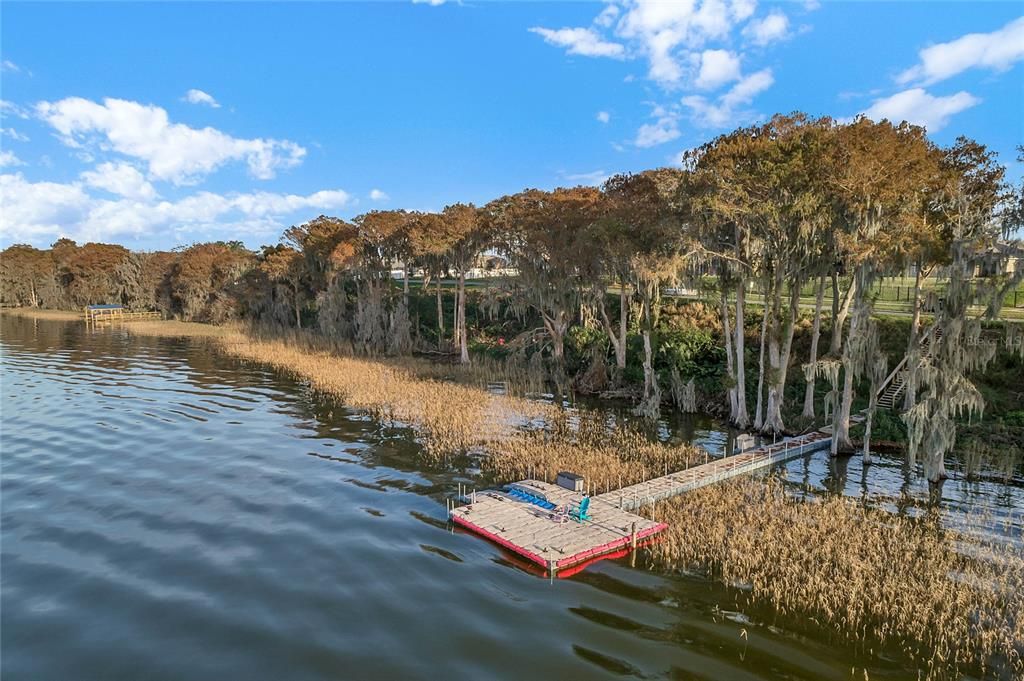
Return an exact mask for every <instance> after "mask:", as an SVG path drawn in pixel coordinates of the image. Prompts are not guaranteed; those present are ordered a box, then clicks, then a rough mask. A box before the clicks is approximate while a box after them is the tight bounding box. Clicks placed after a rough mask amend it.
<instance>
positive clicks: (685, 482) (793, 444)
mask: <svg viewBox="0 0 1024 681" xmlns="http://www.w3.org/2000/svg"><path fill="white" fill-rule="evenodd" d="M831 441H832V438H831V437H830V436H829V435H828V434H825V433H820V432H815V433H810V434H808V435H802V436H799V437H794V438H786V439H785V440H782V441H780V442H777V443H775V444H772V445H764V446H762V447H757V448H755V449H751V450H749V451H746V452H741V453H739V454H736V455H734V456H729V457H724V458H721V459H716V460H714V461H710V462H708V463H706V464H701V465H699V466H693V467H691V468H688V469H686V470H683V471H679V472H676V473H670V474H668V475H665V476H662V477H658V478H653V479H651V480H647V481H645V482H641V483H638V484H636V485H629V486H628V487H623V488H622V489H619V490H615V491H612V492H606V493H604V494H599V495H596V496H593V497H591V500H590V508H589V516H590V518H589V519H588V520H584V521H583V522H578V521H576V520H575V519H572V518H569V519H565V518H564V517H559V514H557V513H555V512H553V511H550V510H546V509H544V508H541V507H540V506H538V505H537V504H535V503H531V502H529V501H524V500H523V499H521V498H519V497H517V496H514V495H512V494H509V493H507V492H505V491H503V490H486V491H482V492H474V493H473V494H472V495H470V496H469V497H468V501H469V503H468V504H464V505H462V506H455V507H453V508H451V509H450V511H449V516H450V517H451V519H452V521H453V522H454V523H455V524H456V525H459V526H461V527H464V528H466V529H468V530H470V531H472V532H474V533H476V534H479V535H481V536H483V537H486V538H487V539H490V540H491V541H493V542H495V543H497V544H500V545H501V546H504V547H505V548H506V549H508V550H510V551H513V552H514V553H517V554H519V555H520V556H523V557H524V558H526V559H527V560H529V561H531V562H533V563H535V564H537V565H539V566H540V567H542V568H544V569H546V570H547V571H548V572H549V573H550V574H551V575H556V574H558V572H559V571H561V570H565V569H566V568H570V567H572V566H579V565H581V564H583V563H586V562H588V561H591V560H595V559H599V558H600V557H607V556H608V555H610V554H614V553H618V552H621V551H622V550H624V549H630V548H635V547H636V545H637V543H638V542H639V541H641V540H643V539H646V538H648V537H651V536H653V535H655V534H657V533H658V532H661V531H662V530H664V529H665V528H666V527H668V526H667V525H665V524H664V523H659V522H655V521H653V520H650V519H648V518H644V517H643V516H641V515H638V514H637V513H636V511H637V510H638V509H639V508H640V507H642V506H643V505H645V504H651V503H654V502H656V501H660V500H663V499H668V498H670V497H674V496H676V495H679V494H683V493H685V492H689V491H690V490H694V489H697V488H699V487H704V486H706V485H710V484H713V483H716V482H719V481H722V480H726V479H728V478H732V477H736V476H738V475H743V474H745V473H751V472H754V471H757V470H762V469H767V468H770V467H771V466H773V465H775V464H779V463H784V462H786V461H789V460H790V459H794V458H797V457H799V456H803V455H804V454H807V453H809V452H813V451H816V450H819V449H826V448H828V447H829V446H830V444H831ZM513 485H514V486H516V487H518V488H519V489H523V490H527V491H529V492H531V493H533V494H535V495H537V496H540V497H543V498H544V499H546V500H547V501H548V502H550V503H551V504H554V505H556V506H565V505H571V506H576V505H578V504H579V503H580V501H581V500H582V498H583V496H582V494H580V493H578V492H573V491H571V490H568V489H565V488H563V487H559V486H557V485H553V484H551V483H547V482H544V481H541V480H522V481H520V482H517V483H513Z"/></svg>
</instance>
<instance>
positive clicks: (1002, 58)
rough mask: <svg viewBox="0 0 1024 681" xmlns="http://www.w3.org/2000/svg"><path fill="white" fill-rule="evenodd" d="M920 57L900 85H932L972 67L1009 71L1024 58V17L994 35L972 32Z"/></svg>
mask: <svg viewBox="0 0 1024 681" xmlns="http://www.w3.org/2000/svg"><path fill="white" fill-rule="evenodd" d="M918 56H920V58H921V63H920V64H917V65H916V66H913V67H911V68H909V69H907V70H906V71H904V72H903V73H901V74H900V75H899V76H898V77H897V78H896V80H897V81H898V82H899V83H909V82H911V81H917V82H921V83H922V84H924V85H930V84H932V83H937V82H939V81H941V80H945V79H947V78H951V77H953V76H955V75H957V74H958V73H962V72H964V71H966V70H968V69H972V68H981V69H991V70H994V71H1005V70H1006V69H1008V68H1010V67H1011V66H1013V64H1014V63H1016V62H1018V61H1021V60H1022V59H1024V17H1021V18H1019V19H1016V20H1014V21H1011V22H1010V23H1008V24H1007V25H1006V26H1003V27H1002V28H1001V29H999V30H997V31H993V32H992V33H968V34H967V35H965V36H962V37H960V38H957V39H956V40H953V41H951V42H948V43H939V44H938V45H932V46H931V47H926V48H924V49H923V50H921V51H920V52H919V53H918Z"/></svg>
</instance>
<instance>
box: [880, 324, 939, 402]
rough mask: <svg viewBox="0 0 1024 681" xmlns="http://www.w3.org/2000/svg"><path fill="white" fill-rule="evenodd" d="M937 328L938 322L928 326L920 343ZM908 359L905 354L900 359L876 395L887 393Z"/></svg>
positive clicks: (908, 356)
mask: <svg viewBox="0 0 1024 681" xmlns="http://www.w3.org/2000/svg"><path fill="white" fill-rule="evenodd" d="M937 328H939V325H938V324H932V325H931V326H930V327H928V330H927V331H925V332H924V335H923V336H921V340H920V341H918V343H920V344H921V345H924V342H925V341H926V340H928V338H930V337H931V335H932V332H933V331H935V330H936V329H937ZM908 359H910V355H903V359H902V360H901V361H900V363H899V364H897V365H896V368H895V369H893V370H892V372H891V373H890V374H889V375H888V376H886V377H885V380H884V381H882V386H881V387H880V388H879V389H878V390H877V391H875V397H881V396H882V394H883V393H885V391H886V390H887V389H888V388H889V384H890V383H892V381H893V379H895V378H896V374H898V373H899V372H900V370H901V369H903V367H904V366H906V364H907V360H908Z"/></svg>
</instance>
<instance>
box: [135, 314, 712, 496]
mask: <svg viewBox="0 0 1024 681" xmlns="http://www.w3.org/2000/svg"><path fill="white" fill-rule="evenodd" d="M128 328H129V332H130V333H139V334H143V335H163V336H186V337H201V338H207V339H209V340H210V341H211V342H213V343H214V347H215V348H217V349H219V350H220V351H222V352H224V353H226V354H228V355H230V356H233V357H236V358H239V359H241V360H243V361H251V362H258V363H261V364H265V365H270V366H273V367H275V368H276V369H278V370H280V371H283V372H284V373H286V374H289V375H291V376H293V377H295V378H297V379H299V380H301V381H303V382H305V383H307V384H308V385H309V386H310V388H312V389H313V390H314V391H317V392H320V393H322V394H324V395H328V396H330V397H332V398H334V399H337V400H339V401H340V402H342V403H343V404H345V405H346V406H348V407H351V408H353V409H357V410H359V411H362V412H365V413H367V414H369V415H371V416H372V417H374V418H375V419H377V420H378V421H381V422H382V423H385V424H388V425H395V426H405V427H409V428H411V429H412V430H413V432H414V433H415V434H416V438H417V439H418V440H419V442H420V444H421V445H422V450H423V456H424V457H425V458H426V459H427V461H428V462H429V463H433V464H443V463H445V462H450V461H455V460H460V459H462V458H463V457H465V456H466V455H471V456H474V457H476V458H478V460H479V462H480V467H481V469H482V471H483V473H484V474H485V476H486V477H487V478H488V479H489V481H490V482H494V483H502V482H508V481H512V480H518V479H521V478H525V477H527V476H530V477H535V478H540V479H545V480H550V481H553V480H554V478H555V476H556V475H557V473H558V472H559V471H562V470H571V471H573V472H576V473H579V474H581V475H583V476H585V477H586V478H587V480H588V483H589V485H590V487H591V489H593V490H601V491H603V490H607V489H612V488H614V487H618V486H619V485H620V484H632V483H634V482H639V481H641V480H644V479H647V478H651V477H655V476H657V475H663V474H665V473H666V472H671V471H673V470H678V469H680V468H683V467H685V466H686V465H689V464H691V463H693V462H695V461H697V460H698V458H699V457H698V455H697V453H696V452H697V450H696V449H695V448H693V447H691V446H689V445H666V444H662V443H660V442H657V441H652V440H651V439H649V438H648V437H647V436H646V435H645V434H643V433H642V432H640V431H638V430H633V429H629V428H626V427H623V426H622V425H620V424H619V423H618V422H617V421H615V420H607V419H606V416H605V415H603V414H600V413H586V412H566V411H564V410H562V409H560V408H559V407H556V406H554V405H552V404H548V403H545V402H540V401H537V400H530V399H525V398H523V397H517V396H515V395H500V394H494V393H491V392H489V391H487V390H485V389H484V388H482V387H477V386H476V385H473V384H472V383H473V382H480V381H491V380H494V379H495V376H496V374H495V373H494V372H495V367H492V366H487V367H482V368H480V369H477V370H473V369H463V368H453V367H452V366H450V365H439V364H436V363H433V362H430V361H429V360H423V359H416V358H409V357H404V358H396V359H392V358H367V357H355V356H351V355H348V354H345V352H344V348H338V347H334V346H333V345H331V344H329V343H325V342H323V341H322V340H321V339H320V338H318V337H316V336H313V335H308V334H303V333H292V334H288V335H286V336H280V335H275V336H266V337H260V335H259V334H258V333H256V332H254V331H252V330H246V329H243V328H241V327H217V326H210V325H205V324H186V323H182V322H136V323H133V324H131V325H130V327H128ZM520 378H521V379H522V380H523V384H526V383H529V381H530V380H532V379H530V378H528V377H527V376H526V375H525V374H524V375H523V376H522V377H520Z"/></svg>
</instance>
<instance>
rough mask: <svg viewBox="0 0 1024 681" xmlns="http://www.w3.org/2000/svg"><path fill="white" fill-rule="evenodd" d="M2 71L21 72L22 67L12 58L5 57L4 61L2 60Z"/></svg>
mask: <svg viewBox="0 0 1024 681" xmlns="http://www.w3.org/2000/svg"><path fill="white" fill-rule="evenodd" d="M0 71H3V72H8V73H20V72H21V67H19V66H18V65H17V64H15V63H14V62H13V61H11V60H10V59H4V60H3V61H2V62H0Z"/></svg>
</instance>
